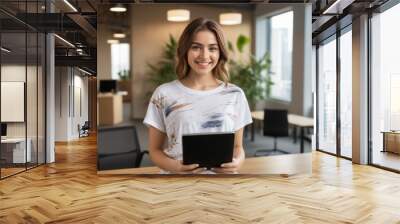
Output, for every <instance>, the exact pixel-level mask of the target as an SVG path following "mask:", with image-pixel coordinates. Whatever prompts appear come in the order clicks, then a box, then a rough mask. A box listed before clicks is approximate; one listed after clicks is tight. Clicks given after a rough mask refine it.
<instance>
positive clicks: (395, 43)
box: [371, 4, 400, 170]
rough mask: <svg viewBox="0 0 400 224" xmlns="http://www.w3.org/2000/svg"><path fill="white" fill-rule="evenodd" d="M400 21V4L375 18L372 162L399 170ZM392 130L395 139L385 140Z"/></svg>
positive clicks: (372, 21) (372, 87)
mask: <svg viewBox="0 0 400 224" xmlns="http://www.w3.org/2000/svg"><path fill="white" fill-rule="evenodd" d="M399 21H400V4H398V5H395V6H393V7H392V8H390V9H388V10H386V11H384V12H382V13H380V14H376V15H374V17H372V19H371V23H372V24H371V25H372V27H371V30H372V37H371V40H372V51H371V52H372V55H371V58H372V64H371V67H372V74H371V110H372V111H371V122H372V124H371V134H372V163H373V164H377V165H381V166H385V167H389V168H392V169H396V170H400V156H399V154H396V153H393V151H394V152H397V150H398V149H399V148H400V141H397V140H396V139H400V132H399V133H397V132H396V131H400V103H399V102H400V100H399V96H400V63H399V59H398V58H399V57H398V54H399V52H400V44H399V39H400V30H399V29H396V27H398V22H399ZM391 131H393V132H395V133H393V134H392V133H389V135H390V136H389V135H388V136H389V138H391V140H390V139H388V141H384V139H383V138H384V135H383V132H391ZM384 142H386V143H387V145H386V146H385V145H384ZM396 142H397V143H396ZM382 150H383V152H382ZM397 153H400V150H399V152H397Z"/></svg>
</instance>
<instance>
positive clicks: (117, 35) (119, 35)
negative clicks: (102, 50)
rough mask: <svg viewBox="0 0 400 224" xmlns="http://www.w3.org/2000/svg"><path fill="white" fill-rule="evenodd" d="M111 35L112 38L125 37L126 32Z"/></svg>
mask: <svg viewBox="0 0 400 224" xmlns="http://www.w3.org/2000/svg"><path fill="white" fill-rule="evenodd" d="M113 37H114V38H125V37H126V34H124V33H114V34H113Z"/></svg>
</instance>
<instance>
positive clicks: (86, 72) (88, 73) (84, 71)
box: [78, 67, 93, 75]
mask: <svg viewBox="0 0 400 224" xmlns="http://www.w3.org/2000/svg"><path fill="white" fill-rule="evenodd" d="M78 70H79V71H81V72H83V73H85V74H87V75H93V74H92V73H90V72H88V71H86V70H83V69H81V68H79V67H78Z"/></svg>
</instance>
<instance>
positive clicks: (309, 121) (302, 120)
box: [251, 110, 314, 127]
mask: <svg viewBox="0 0 400 224" xmlns="http://www.w3.org/2000/svg"><path fill="white" fill-rule="evenodd" d="M251 117H252V118H253V119H255V120H261V121H262V120H264V111H262V110H256V111H252V112H251ZM288 122H289V124H293V125H296V126H299V127H313V126H314V119H313V118H310V117H304V116H300V115H297V114H288Z"/></svg>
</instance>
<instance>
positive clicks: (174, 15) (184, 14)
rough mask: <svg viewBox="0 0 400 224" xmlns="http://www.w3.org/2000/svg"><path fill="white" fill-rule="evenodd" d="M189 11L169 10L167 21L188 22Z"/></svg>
mask: <svg viewBox="0 0 400 224" xmlns="http://www.w3.org/2000/svg"><path fill="white" fill-rule="evenodd" d="M189 19H190V11H189V10H186V9H171V10H168V12H167V20H168V21H171V22H183V21H189Z"/></svg>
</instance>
